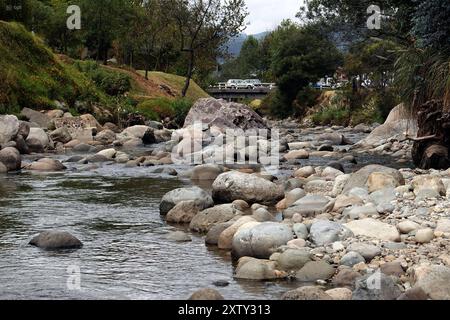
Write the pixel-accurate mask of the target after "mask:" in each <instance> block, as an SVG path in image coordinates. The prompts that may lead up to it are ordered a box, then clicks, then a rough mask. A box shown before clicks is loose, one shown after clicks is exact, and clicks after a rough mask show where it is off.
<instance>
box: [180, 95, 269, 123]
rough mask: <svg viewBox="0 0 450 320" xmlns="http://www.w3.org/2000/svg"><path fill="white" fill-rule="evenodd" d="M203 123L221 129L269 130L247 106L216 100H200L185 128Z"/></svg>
mask: <svg viewBox="0 0 450 320" xmlns="http://www.w3.org/2000/svg"><path fill="white" fill-rule="evenodd" d="M195 123H202V124H205V125H209V126H212V125H214V126H215V127H217V128H219V129H242V130H249V129H267V125H266V123H265V122H264V120H263V119H262V118H261V117H260V116H259V115H258V114H257V113H256V112H255V111H253V110H252V109H251V108H249V107H248V106H246V105H243V104H239V103H233V102H226V101H225V100H217V99H214V98H205V99H199V100H197V102H196V103H195V104H194V105H193V106H192V108H191V110H190V111H189V114H188V115H187V117H186V120H185V122H184V128H188V127H190V126H193V125H194V124H195Z"/></svg>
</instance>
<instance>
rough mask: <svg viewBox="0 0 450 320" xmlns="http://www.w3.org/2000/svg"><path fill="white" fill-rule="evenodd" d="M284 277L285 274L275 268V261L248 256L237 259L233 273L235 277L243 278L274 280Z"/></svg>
mask: <svg viewBox="0 0 450 320" xmlns="http://www.w3.org/2000/svg"><path fill="white" fill-rule="evenodd" d="M284 277H286V274H285V273H284V272H281V271H278V270H277V264H276V262H274V261H270V260H260V259H255V258H249V257H243V258H241V259H239V263H238V266H237V268H236V275H235V278H236V279H243V280H274V279H280V278H284Z"/></svg>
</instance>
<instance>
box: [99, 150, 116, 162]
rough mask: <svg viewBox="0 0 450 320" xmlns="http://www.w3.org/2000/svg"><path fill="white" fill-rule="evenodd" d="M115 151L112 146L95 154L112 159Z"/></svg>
mask: <svg viewBox="0 0 450 320" xmlns="http://www.w3.org/2000/svg"><path fill="white" fill-rule="evenodd" d="M116 153H117V151H116V150H115V149H113V148H111V149H105V150H102V151H99V152H97V155H99V156H101V157H104V158H106V159H107V160H112V159H114V157H115V156H116Z"/></svg>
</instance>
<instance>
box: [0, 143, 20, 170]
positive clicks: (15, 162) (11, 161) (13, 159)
mask: <svg viewBox="0 0 450 320" xmlns="http://www.w3.org/2000/svg"><path fill="white" fill-rule="evenodd" d="M0 162H1V163H3V165H4V166H5V167H6V168H7V170H8V171H17V170H20V168H21V165H22V159H21V157H20V153H19V151H18V150H17V149H16V148H12V147H7V148H5V149H2V150H0Z"/></svg>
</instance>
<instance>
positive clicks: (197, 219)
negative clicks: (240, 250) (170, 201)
mask: <svg viewBox="0 0 450 320" xmlns="http://www.w3.org/2000/svg"><path fill="white" fill-rule="evenodd" d="M240 213H241V212H240V211H239V210H237V209H236V207H235V206H234V205H232V204H224V205H220V206H215V207H212V208H209V209H206V210H203V211H201V212H199V213H197V214H196V215H195V216H194V217H193V218H192V221H191V223H190V225H189V228H190V229H191V230H192V231H194V232H198V233H207V232H208V231H209V230H210V229H211V227H212V226H213V225H214V224H216V223H222V222H228V221H230V220H231V219H233V218H234V217H235V216H237V215H239V214H240Z"/></svg>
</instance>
